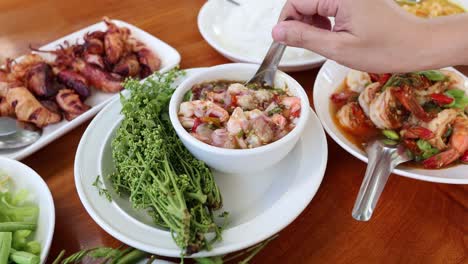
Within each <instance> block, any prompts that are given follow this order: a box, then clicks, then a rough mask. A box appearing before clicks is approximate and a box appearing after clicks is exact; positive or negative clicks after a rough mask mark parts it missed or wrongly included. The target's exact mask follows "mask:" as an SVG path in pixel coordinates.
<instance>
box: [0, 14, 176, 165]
mask: <svg viewBox="0 0 468 264" xmlns="http://www.w3.org/2000/svg"><path fill="white" fill-rule="evenodd" d="M112 21H113V22H115V23H116V24H117V26H119V27H127V28H129V29H130V32H131V33H132V35H133V36H135V37H136V38H137V39H138V40H141V41H142V42H143V43H145V44H146V45H148V47H150V48H151V49H152V50H153V51H154V52H155V53H157V54H158V55H159V56H160V58H161V69H160V70H159V71H160V72H166V71H168V70H170V69H172V68H174V67H175V66H177V65H178V64H179V62H180V54H179V53H178V52H177V50H175V49H174V48H173V47H171V46H169V45H168V44H166V43H165V42H163V41H161V40H159V39H157V38H156V37H154V36H152V35H151V34H149V33H147V32H145V31H143V30H141V29H139V28H137V27H135V26H133V25H130V24H128V23H126V22H123V21H120V20H112ZM106 28H107V27H106V25H105V23H104V22H99V23H96V24H94V25H91V26H89V27H86V28H84V29H81V30H79V31H76V32H75V33H72V34H70V35H68V36H66V37H63V38H61V39H58V40H56V41H54V42H51V43H49V44H47V45H45V46H42V47H40V49H41V50H53V49H56V48H57V47H58V46H59V45H61V44H63V43H64V42H65V41H68V42H69V43H75V42H76V41H77V40H81V41H82V38H83V36H84V35H85V34H86V33H87V32H92V31H96V30H105V29H106ZM39 55H41V56H42V57H44V58H45V59H46V60H51V59H53V57H52V56H51V55H49V54H46V53H39ZM18 59H19V60H20V59H21V57H20V58H18ZM114 96H116V94H115V93H104V92H101V91H98V90H96V89H92V90H91V96H90V97H89V98H87V99H86V103H87V104H88V105H90V106H91V109H89V110H88V111H86V112H85V113H83V114H82V115H80V116H78V117H77V118H75V119H73V120H72V121H67V120H63V121H62V122H60V123H57V124H53V125H49V126H47V127H45V128H44V129H43V131H42V132H43V133H42V136H41V138H39V140H38V141H36V142H34V143H33V144H31V145H29V146H27V147H24V148H19V149H11V150H0V156H1V157H8V158H12V159H16V160H20V159H23V158H25V157H27V156H29V155H31V154H32V153H34V152H36V151H38V150H39V149H41V148H42V147H44V146H46V145H47V144H49V143H50V142H52V141H54V140H55V139H57V138H59V137H61V136H62V135H64V134H65V133H67V132H69V131H70V130H72V129H73V128H75V127H77V126H79V125H80V124H82V123H83V122H85V121H86V120H88V119H90V118H92V117H93V116H94V115H96V114H97V113H98V112H99V110H101V109H102V108H103V107H104V106H105V105H106V104H108V103H109V102H110V101H111V100H112V98H113V97H114ZM117 97H118V96H117Z"/></svg>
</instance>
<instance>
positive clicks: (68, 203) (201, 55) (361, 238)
mask: <svg viewBox="0 0 468 264" xmlns="http://www.w3.org/2000/svg"><path fill="white" fill-rule="evenodd" d="M204 2H205V1H203V0H132V1H110V0H100V1H96V0H92V1H91V0H68V1H63V0H62V1H58V0H42V1H31V0H2V1H0V60H3V59H5V58H6V57H13V58H14V57H17V56H19V55H22V54H24V53H26V52H28V46H29V44H32V45H33V46H40V45H43V44H46V43H48V42H50V41H53V40H55V39H57V38H60V37H62V36H64V35H67V34H69V33H71V32H74V31H75V30H78V29H81V28H83V27H85V26H88V25H90V24H94V23H96V22H97V21H99V20H100V19H101V17H102V16H109V17H111V18H115V19H121V20H124V21H127V22H129V23H131V24H134V25H136V26H138V27H140V28H142V29H143V30H146V31H147V32H149V33H151V34H153V35H155V36H157V37H158V38H160V39H162V40H164V41H166V42H167V43H169V44H170V45H172V46H173V47H175V48H176V49H177V50H178V51H179V52H180V53H181V55H182V63H181V66H182V68H191V67H202V66H211V65H217V64H221V63H226V62H228V61H227V60H226V59H225V58H223V57H222V56H221V55H219V54H218V53H217V52H216V51H215V50H213V49H212V48H211V47H210V46H209V45H208V44H207V43H206V42H205V41H204V40H203V39H202V37H201V35H200V34H199V32H198V29H197V25H196V18H197V14H198V10H199V9H200V7H201V6H202V4H203V3H204ZM460 69H461V70H462V71H463V72H464V73H465V74H466V73H468V68H466V67H465V68H460ZM317 71H318V69H315V70H309V71H304V72H300V73H295V74H293V76H294V77H295V78H297V79H298V80H299V82H300V83H301V84H302V85H303V86H304V88H306V89H307V92H308V94H309V96H310V97H311V94H312V87H313V82H314V80H315V77H316V74H317ZM310 101H311V102H312V98H310ZM87 125H88V123H86V124H84V125H82V126H80V127H78V128H76V129H75V130H73V131H72V132H70V133H68V134H67V135H65V136H63V137H61V138H59V139H57V140H56V141H55V142H53V143H51V144H50V145H49V146H47V147H45V148H43V149H42V150H41V151H38V152H37V153H35V154H33V155H31V156H30V157H29V158H26V159H25V160H24V161H23V162H24V163H26V164H27V165H29V166H31V167H32V168H33V169H34V170H36V171H37V172H38V173H39V174H40V175H41V176H42V177H43V178H44V179H45V180H46V182H47V184H48V185H49V187H50V189H51V191H52V194H53V196H54V201H55V206H56V216H57V219H56V228H55V237H54V241H53V244H52V249H51V251H50V257H49V261H50V259H53V258H55V256H57V254H58V253H59V251H60V250H62V249H66V250H67V251H68V252H73V251H76V250H79V249H81V248H84V247H91V246H97V245H108V246H117V245H120V242H119V241H117V240H116V239H114V238H113V237H111V236H109V235H108V234H107V233H106V232H105V231H104V230H102V229H101V228H100V227H99V226H98V225H97V224H96V223H94V221H93V220H92V219H91V218H90V217H89V215H88V214H87V213H86V211H85V209H84V208H83V206H82V204H81V202H80V200H79V198H78V195H77V193H76V190H75V186H74V181H73V163H74V157H75V151H76V149H77V146H78V143H79V140H80V138H81V136H82V134H83V132H84V130H85V129H86V126H87ZM328 143H329V156H328V166H327V171H326V175H325V178H324V180H323V182H322V185H321V187H320V189H319V191H318V193H317V195H316V196H315V197H314V199H313V201H312V202H311V203H310V205H309V206H308V207H307V209H306V210H305V211H304V212H303V213H302V214H301V215H300V216H299V218H297V219H296V220H295V221H294V222H293V223H292V224H291V225H289V226H288V227H287V228H286V229H284V230H283V231H281V233H280V236H279V238H277V239H276V240H274V241H273V242H271V243H270V244H269V245H268V247H267V248H266V249H265V250H263V251H262V252H261V253H260V254H259V255H258V256H257V257H256V258H254V260H253V261H252V263H467V261H468V258H467V255H468V186H466V185H465V186H459V185H446V184H435V183H428V182H422V181H416V180H412V179H408V178H405V177H399V176H395V175H394V176H392V177H391V178H390V180H389V182H388V184H387V187H386V189H385V191H384V193H383V195H382V197H381V202H380V203H379V204H378V207H377V211H376V212H375V214H374V216H373V219H372V221H370V222H368V223H361V222H357V221H355V220H353V218H352V217H351V210H352V207H353V204H354V200H355V198H356V195H357V192H358V189H359V186H360V184H361V181H362V178H363V175H364V171H365V168H366V165H365V164H364V163H363V162H360V161H359V160H358V159H356V158H354V157H353V156H351V155H350V154H348V153H347V152H346V151H344V150H343V149H342V148H341V147H339V146H338V145H337V144H336V143H334V142H333V141H332V140H331V139H330V138H328ZM467 173H468V172H467ZM285 176H286V175H285Z"/></svg>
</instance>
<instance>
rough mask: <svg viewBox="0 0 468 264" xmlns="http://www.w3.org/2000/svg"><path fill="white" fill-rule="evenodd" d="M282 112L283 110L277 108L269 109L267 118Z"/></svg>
mask: <svg viewBox="0 0 468 264" xmlns="http://www.w3.org/2000/svg"><path fill="white" fill-rule="evenodd" d="M282 111H283V109H281V107H279V106H277V107H275V108H273V109H271V110H270V111H268V116H272V115H274V114H279V113H281V112H282Z"/></svg>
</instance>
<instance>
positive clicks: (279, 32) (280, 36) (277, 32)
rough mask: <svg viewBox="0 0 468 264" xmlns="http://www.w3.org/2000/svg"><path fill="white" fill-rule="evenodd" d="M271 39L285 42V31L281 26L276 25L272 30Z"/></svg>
mask: <svg viewBox="0 0 468 264" xmlns="http://www.w3.org/2000/svg"><path fill="white" fill-rule="evenodd" d="M273 38H274V39H275V40H276V41H278V42H281V41H285V40H286V29H285V28H284V27H283V26H282V25H277V26H276V27H275V28H274V29H273Z"/></svg>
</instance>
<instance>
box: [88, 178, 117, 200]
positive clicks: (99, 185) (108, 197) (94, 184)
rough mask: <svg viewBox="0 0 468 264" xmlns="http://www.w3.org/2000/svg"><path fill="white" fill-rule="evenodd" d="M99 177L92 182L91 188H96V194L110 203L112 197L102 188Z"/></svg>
mask: <svg viewBox="0 0 468 264" xmlns="http://www.w3.org/2000/svg"><path fill="white" fill-rule="evenodd" d="M100 178H101V177H100V176H99V175H98V176H96V180H94V182H93V186H94V187H96V189H98V192H99V196H104V197H105V198H106V199H107V200H108V201H109V202H111V201H112V197H111V195H110V193H109V190H107V189H106V188H104V187H103V186H102V182H101V180H100Z"/></svg>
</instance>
